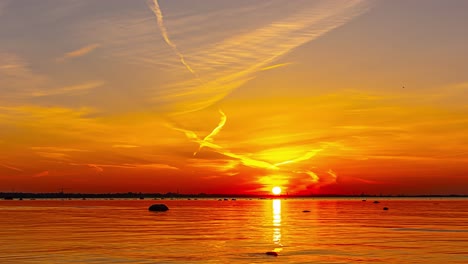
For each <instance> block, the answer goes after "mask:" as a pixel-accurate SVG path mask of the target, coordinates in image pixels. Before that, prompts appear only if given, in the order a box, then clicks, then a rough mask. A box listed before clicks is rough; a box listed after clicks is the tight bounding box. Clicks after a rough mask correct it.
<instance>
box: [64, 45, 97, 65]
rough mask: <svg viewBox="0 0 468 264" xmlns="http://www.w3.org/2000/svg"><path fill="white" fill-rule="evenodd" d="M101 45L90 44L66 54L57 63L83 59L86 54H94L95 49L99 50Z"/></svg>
mask: <svg viewBox="0 0 468 264" xmlns="http://www.w3.org/2000/svg"><path fill="white" fill-rule="evenodd" d="M100 46H101V45H100V44H98V43H94V44H89V45H86V46H84V47H81V48H79V49H76V50H73V51H70V52H67V53H65V55H63V56H62V57H60V58H58V59H57V62H63V61H65V60H69V59H74V58H79V57H82V56H84V55H86V54H89V53H91V52H93V51H94V50H95V49H97V48H99V47H100Z"/></svg>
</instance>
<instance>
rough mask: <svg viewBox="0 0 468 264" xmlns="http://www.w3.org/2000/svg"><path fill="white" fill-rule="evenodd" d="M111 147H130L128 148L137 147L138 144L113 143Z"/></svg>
mask: <svg viewBox="0 0 468 264" xmlns="http://www.w3.org/2000/svg"><path fill="white" fill-rule="evenodd" d="M112 147H113V148H124V149H130V148H138V147H140V146H136V145H128V144H115V145H112Z"/></svg>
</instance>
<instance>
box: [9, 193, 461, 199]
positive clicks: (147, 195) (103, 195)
mask: <svg viewBox="0 0 468 264" xmlns="http://www.w3.org/2000/svg"><path fill="white" fill-rule="evenodd" d="M464 197H468V195H466V194H450V195H434V194H428V195H370V194H360V195H340V194H313V195H247V194H205V193H200V194H180V193H165V194H161V193H134V192H127V193H65V192H56V193H21V192H0V199H1V200H12V199H15V200H16V199H68V198H70V199H83V198H89V199H93V198H94V199H99V198H103V199H105V198H117V199H119V198H121V199H125V198H127V199H131V198H134V199H145V198H146V199H154V198H159V199H170V198H363V199H365V198H464Z"/></svg>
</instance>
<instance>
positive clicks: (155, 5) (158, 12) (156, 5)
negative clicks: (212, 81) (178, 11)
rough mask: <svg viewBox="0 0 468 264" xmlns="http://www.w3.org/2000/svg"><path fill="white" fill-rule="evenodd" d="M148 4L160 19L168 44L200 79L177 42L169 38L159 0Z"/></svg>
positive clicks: (149, 1)
mask: <svg viewBox="0 0 468 264" xmlns="http://www.w3.org/2000/svg"><path fill="white" fill-rule="evenodd" d="M151 3H152V4H151ZM148 6H149V7H150V8H151V10H152V11H153V13H154V14H155V15H156V20H157V21H158V26H159V30H160V31H161V35H162V37H163V38H164V41H165V42H166V44H167V45H169V47H171V48H172V50H173V51H174V53H175V54H176V55H177V56H178V57H179V60H180V62H181V63H182V64H183V65H184V66H185V68H187V70H189V71H190V72H191V73H192V74H193V75H194V76H195V77H196V78H197V79H199V77H198V75H197V73H196V72H195V71H194V70H193V69H192V67H190V65H189V64H188V63H187V62H186V61H185V57H184V55H183V54H182V52H180V51H179V49H178V48H177V46H176V44H174V43H173V42H172V41H171V39H170V38H169V34H167V29H166V26H164V19H163V14H162V12H161V8H160V7H159V3H158V0H153V1H151V0H148Z"/></svg>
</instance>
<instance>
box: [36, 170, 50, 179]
mask: <svg viewBox="0 0 468 264" xmlns="http://www.w3.org/2000/svg"><path fill="white" fill-rule="evenodd" d="M49 174H50V173H49V171H42V172H39V173H36V174H34V175H33V177H34V178H40V177H45V176H49Z"/></svg>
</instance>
